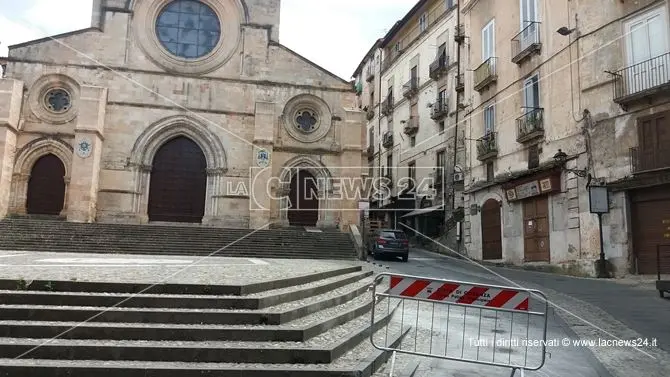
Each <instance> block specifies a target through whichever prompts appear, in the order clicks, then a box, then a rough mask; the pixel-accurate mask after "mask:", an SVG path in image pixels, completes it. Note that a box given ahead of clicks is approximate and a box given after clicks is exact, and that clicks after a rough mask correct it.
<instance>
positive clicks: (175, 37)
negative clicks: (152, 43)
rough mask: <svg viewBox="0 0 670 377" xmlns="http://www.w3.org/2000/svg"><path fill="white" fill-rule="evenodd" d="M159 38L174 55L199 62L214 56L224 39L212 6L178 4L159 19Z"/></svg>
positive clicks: (189, 0)
mask: <svg viewBox="0 0 670 377" xmlns="http://www.w3.org/2000/svg"><path fill="white" fill-rule="evenodd" d="M156 35H157V36H158V40H159V41H160V43H161V45H163V47H164V48H165V49H166V50H168V51H169V52H170V53H171V54H172V55H175V56H178V57H180V58H185V59H198V58H201V57H203V56H205V55H208V54H210V53H211V52H212V51H213V50H214V48H215V47H216V45H217V44H218V43H219V40H220V39H221V22H220V21H219V18H218V16H217V15H216V13H215V12H214V10H212V8H210V7H209V6H208V5H206V4H204V3H202V2H200V1H194V0H174V1H172V2H170V3H169V4H167V5H166V6H165V7H164V8H163V9H162V10H161V11H160V13H159V14H158V17H157V18H156Z"/></svg>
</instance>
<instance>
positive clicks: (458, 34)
mask: <svg viewBox="0 0 670 377" xmlns="http://www.w3.org/2000/svg"><path fill="white" fill-rule="evenodd" d="M454 41H455V42H456V43H463V41H465V25H463V24H458V25H456V26H455V27H454Z"/></svg>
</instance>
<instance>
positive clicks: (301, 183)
mask: <svg viewBox="0 0 670 377" xmlns="http://www.w3.org/2000/svg"><path fill="white" fill-rule="evenodd" d="M289 200H290V207H289V209H288V221H289V224H290V225H299V226H316V222H317V221H318V220H319V191H318V189H317V186H316V179H314V176H313V175H312V174H310V173H309V172H307V171H304V170H298V172H297V173H296V174H294V175H293V178H291V191H290V194H289Z"/></svg>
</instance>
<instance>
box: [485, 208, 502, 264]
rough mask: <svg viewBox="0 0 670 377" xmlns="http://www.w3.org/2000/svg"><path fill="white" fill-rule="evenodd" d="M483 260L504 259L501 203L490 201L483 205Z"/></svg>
mask: <svg viewBox="0 0 670 377" xmlns="http://www.w3.org/2000/svg"><path fill="white" fill-rule="evenodd" d="M481 224H482V260H495V259H502V257H503V253H502V222H501V216H500V202H498V201H497V200H495V199H489V200H487V201H486V202H484V205H482V214H481Z"/></svg>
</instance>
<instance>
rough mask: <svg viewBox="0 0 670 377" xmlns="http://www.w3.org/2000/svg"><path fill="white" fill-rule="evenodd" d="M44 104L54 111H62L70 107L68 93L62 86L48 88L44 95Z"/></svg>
mask: <svg viewBox="0 0 670 377" xmlns="http://www.w3.org/2000/svg"><path fill="white" fill-rule="evenodd" d="M44 106H46V108H47V109H48V110H49V111H51V112H54V113H64V112H66V111H68V110H69V109H70V106H71V104H70V93H68V92H67V90H65V89H63V88H54V89H49V90H48V91H47V92H46V94H45V95H44Z"/></svg>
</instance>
